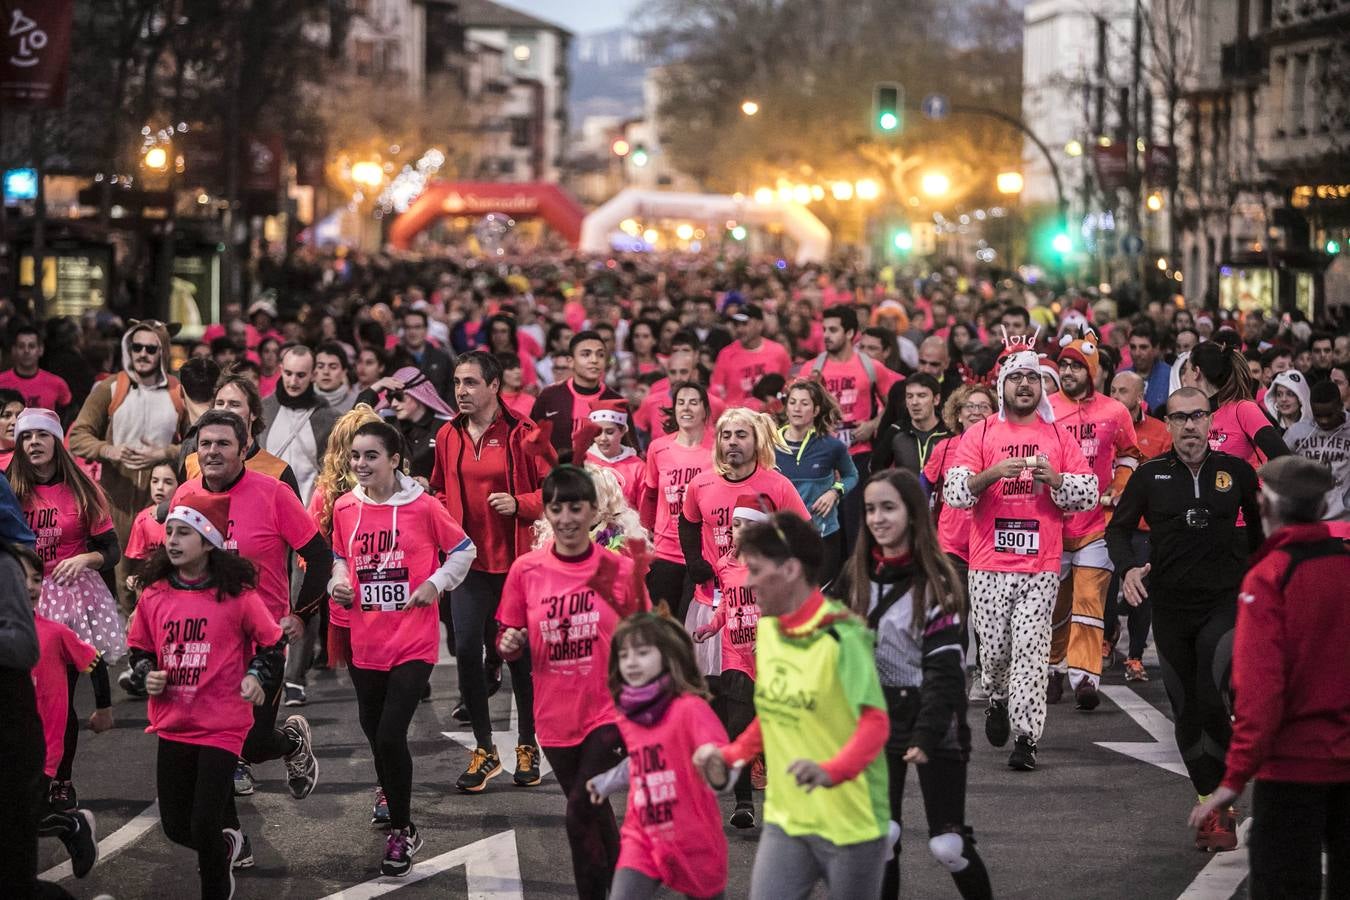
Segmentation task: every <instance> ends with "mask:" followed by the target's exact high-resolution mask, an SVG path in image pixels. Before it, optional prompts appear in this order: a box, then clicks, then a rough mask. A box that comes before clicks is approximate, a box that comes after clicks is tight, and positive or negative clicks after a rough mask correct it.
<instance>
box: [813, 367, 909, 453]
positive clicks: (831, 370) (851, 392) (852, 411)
mask: <svg viewBox="0 0 1350 900" xmlns="http://www.w3.org/2000/svg"><path fill="white" fill-rule="evenodd" d="M809 371H810V373H811V374H812V375H814V374H815V371H816V367H815V365H814V364H812V365H811V366H810V368H809ZM872 371H873V373H875V375H876V378H877V383H876V388H875V389H873V387H872V382H871V380H870V379H869V378H868V377H867V369H865V368H863V364H862V360H861V359H859V357H858V353H857V351H854V353H853V355H852V356H850V357H849V359H848V362H835V361H834V360H832V359H830V358H829V357H828V356H827V357H826V358H825V362H824V364H823V365H822V366H821V367H820V377H821V379H822V380H823V381H824V382H825V390H826V392H827V393H829V395H830V396H831V397H833V398H834V399H835V400H836V401H838V403H839V411H840V412H841V413H843V416H844V418H843V421H842V422H841V424H840V426H839V431H838V433H837V434H836V437H838V438H839V440H841V441H843V442H844V446H845V447H848V452H849V453H866V452H868V451H869V450H871V449H872V442H871V441H855V440H853V429H854V428H857V427H858V426H859V425H861V424H862V423H863V422H866V421H867V420H869V419H871V418H872V417H874V416H875V415H876V414H877V413H878V412H880V411H881V410H880V409H879V406H878V402H877V398H878V397H880V398H881V400H880V402H881V405H884V404H885V403H886V397H887V396H888V395H889V394H890V391H891V388H892V387H893V386H894V385H895V384H896V383H897V382H900V381H903V380H904V379H903V378H901V377H900V376H899V375H897V374H896V373H895V372H892V371H891V370H890V369H888V368H886V367H885V366H883V365H882V364H881V363H879V362H875V361H874V362H873V363H872Z"/></svg>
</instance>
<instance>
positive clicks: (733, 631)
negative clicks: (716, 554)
mask: <svg viewBox="0 0 1350 900" xmlns="http://www.w3.org/2000/svg"><path fill="white" fill-rule="evenodd" d="M714 569H715V570H716V572H717V589H718V591H719V592H720V596H721V602H720V603H718V604H717V612H716V614H714V615H713V619H712V624H713V625H714V626H715V627H717V628H720V629H721V638H722V671H723V672H726V671H727V670H729V669H735V670H737V671H739V672H744V673H745V674H746V675H749V676H750V677H751V678H752V679H753V678H754V677H755V628H756V627H757V626H758V624H759V604H757V603H755V592H754V591H753V590H751V589H750V588H749V587H748V586H746V583H745V579H746V578H747V577H748V576H749V574H750V571H749V570H748V569H746V567H745V563H743V562H741V561H740V558H739V557H736V556H733V555H732V554H730V553H728V554H727V555H726V556H724V557H722V558H721V559H719V560H718V561H717V565H716V566H715V567H714Z"/></svg>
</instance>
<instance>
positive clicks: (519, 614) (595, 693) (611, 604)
mask: <svg viewBox="0 0 1350 900" xmlns="http://www.w3.org/2000/svg"><path fill="white" fill-rule="evenodd" d="M597 500H598V498H597V495H596V490H595V484H594V482H592V481H591V478H590V476H589V475H587V474H586V472H585V470H583V469H578V468H577V467H576V466H570V465H563V466H558V467H557V468H555V469H554V470H553V471H552V472H550V473H549V474H548V477H546V478H545V479H544V483H543V502H544V516H545V518H546V519H547V521H548V524H549V526H550V527H551V528H552V530H553V540H552V542H551V543H550V544H548V545H546V546H544V547H541V548H540V549H538V550H532V551H530V552H529V553H526V554H524V555H523V556H520V557H517V558H516V560H515V561H514V562H513V563H512V564H511V569H510V571H509V572H508V573H507V575H506V584H505V585H504V586H503V588H502V598H501V604H500V605H499V606H498V608H497V622H498V624H499V625H500V626H501V631H500V632H499V634H498V649H499V650H500V651H501V654H502V658H503V659H507V660H513V659H517V658H519V657H520V656H521V655H522V654H525V653H528V654H529V658H530V662H531V667H532V675H533V679H534V714H535V729H536V731H537V733H538V737H539V744H540V746H541V748H542V749H543V751H544V756H545V757H546V758H547V759H548V761H549V762H550V763H551V764H552V765H553V774H554V775H556V776H557V778H558V783H559V784H560V785H561V786H562V789H563V794H564V795H565V796H566V798H567V841H568V844H569V845H570V846H571V849H572V872H573V876H574V878H575V880H576V889H577V895H578V896H579V897H581V898H583V900H604V898H605V897H607V896H608V893H609V887H610V879H611V878H612V877H613V874H614V865H615V863H616V862H617V860H618V855H619V830H618V825H617V823H616V822H615V819H614V810H613V809H612V808H610V805H609V803H608V802H605V803H601V804H599V805H596V804H592V803H591V799H590V796H589V794H588V792H587V789H586V782H587V781H589V780H590V779H591V778H593V777H595V776H596V775H599V774H600V773H601V772H605V771H608V770H609V769H610V768H612V767H613V766H614V764H615V762H616V761H617V760H619V759H620V758H621V757H622V756H623V754H624V751H623V739H622V737H621V736H620V734H619V729H618V727H617V725H616V724H615V723H616V721H617V715H616V713H615V710H614V705H613V703H612V701H611V698H610V696H609V687H608V677H609V644H610V637H611V636H612V635H613V634H614V629H615V627H616V626H617V625H618V624H619V620H620V619H622V618H623V617H624V616H626V615H628V614H630V613H633V612H636V611H638V610H640V609H643V608H645V607H646V606H647V596H646V590H645V589H644V588H643V586H642V576H643V573H641V572H637V571H635V569H634V565H633V562H632V560H630V559H628V558H627V557H625V556H621V555H619V554H617V553H613V552H611V551H609V550H605V549H603V548H601V547H597V546H596V545H595V544H594V543H592V541H591V535H590V528H591V524H592V523H593V522H594V520H595V517H596V510H597V507H596V503H597Z"/></svg>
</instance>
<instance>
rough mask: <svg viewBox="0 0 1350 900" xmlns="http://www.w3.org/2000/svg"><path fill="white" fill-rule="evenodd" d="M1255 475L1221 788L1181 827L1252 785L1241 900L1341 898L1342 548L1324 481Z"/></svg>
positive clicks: (1348, 619)
mask: <svg viewBox="0 0 1350 900" xmlns="http://www.w3.org/2000/svg"><path fill="white" fill-rule="evenodd" d="M1260 474H1261V478H1262V481H1263V485H1262V488H1261V501H1260V502H1261V519H1262V522H1263V524H1264V526H1265V531H1266V533H1267V534H1269V535H1270V537H1269V538H1268V539H1267V540H1266V542H1265V544H1264V545H1263V546H1262V547H1261V549H1260V550H1259V551H1257V553H1256V555H1255V556H1253V557H1252V567H1251V569H1250V570H1249V571H1248V572H1247V577H1246V578H1245V579H1244V580H1243V582H1242V590H1241V593H1240V594H1239V595H1238V600H1239V603H1238V619H1237V633H1236V636H1235V638H1234V642H1233V678H1232V685H1233V690H1234V693H1235V694H1236V706H1235V710H1234V713H1235V715H1234V719H1233V736H1232V739H1231V740H1230V741H1229V743H1228V758H1227V760H1226V766H1225V773H1224V777H1223V782H1222V784H1221V785H1220V786H1219V787H1218V788H1217V789H1215V791H1214V793H1213V794H1211V795H1210V796H1209V798H1208V799H1207V800H1205V801H1204V802H1202V803H1200V804H1198V805H1197V806H1196V807H1195V809H1194V810H1193V811H1192V812H1191V816H1190V823H1191V825H1192V826H1199V825H1200V824H1201V823H1202V822H1204V820H1205V819H1206V817H1208V816H1213V815H1215V814H1216V813H1217V812H1218V811H1219V810H1221V809H1224V808H1226V807H1227V806H1228V804H1230V803H1232V802H1233V800H1235V799H1236V798H1237V797H1238V795H1239V794H1241V793H1242V789H1243V787H1244V786H1245V785H1246V783H1247V782H1248V781H1250V780H1251V779H1253V778H1255V779H1256V786H1255V787H1254V788H1253V790H1252V832H1251V840H1250V842H1249V852H1250V857H1251V896H1252V897H1253V898H1256V900H1260V898H1266V897H1289V898H1303V897H1308V898H1316V897H1321V896H1327V897H1350V666H1347V665H1346V662H1345V654H1344V653H1343V652H1340V651H1338V650H1337V649H1336V647H1337V646H1338V641H1339V639H1340V638H1341V637H1342V636H1343V635H1346V634H1350V603H1347V602H1346V589H1345V585H1346V584H1347V583H1350V550H1347V548H1346V545H1345V543H1344V542H1343V541H1340V540H1338V539H1336V538H1333V537H1332V536H1331V533H1330V532H1329V531H1328V529H1327V526H1326V524H1325V523H1323V522H1320V521H1319V520H1320V519H1321V517H1322V515H1323V513H1324V512H1325V510H1326V494H1327V492H1328V491H1330V490H1332V488H1333V487H1334V486H1335V479H1334V477H1333V476H1332V474H1331V472H1330V471H1329V470H1328V469H1327V468H1326V467H1325V466H1323V465H1321V464H1320V463H1317V462H1314V461H1313V460H1310V459H1305V458H1303V457H1298V456H1286V457H1281V458H1279V459H1275V460H1272V461H1271V462H1269V463H1267V464H1266V465H1264V466H1262V467H1261V473H1260ZM1324 850H1325V852H1326V855H1327V870H1326V871H1327V876H1326V877H1327V881H1326V883H1325V885H1324V884H1323V883H1322V853H1323V851H1324ZM1324 892H1325V893H1324Z"/></svg>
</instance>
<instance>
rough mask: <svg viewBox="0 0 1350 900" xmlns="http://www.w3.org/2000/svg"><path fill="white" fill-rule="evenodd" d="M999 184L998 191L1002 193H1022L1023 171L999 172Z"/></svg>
mask: <svg viewBox="0 0 1350 900" xmlns="http://www.w3.org/2000/svg"><path fill="white" fill-rule="evenodd" d="M997 184H998V192H999V193H1000V194H1020V193H1022V186H1023V184H1024V182H1023V180H1022V173H1021V172H999V173H998V179H997Z"/></svg>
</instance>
